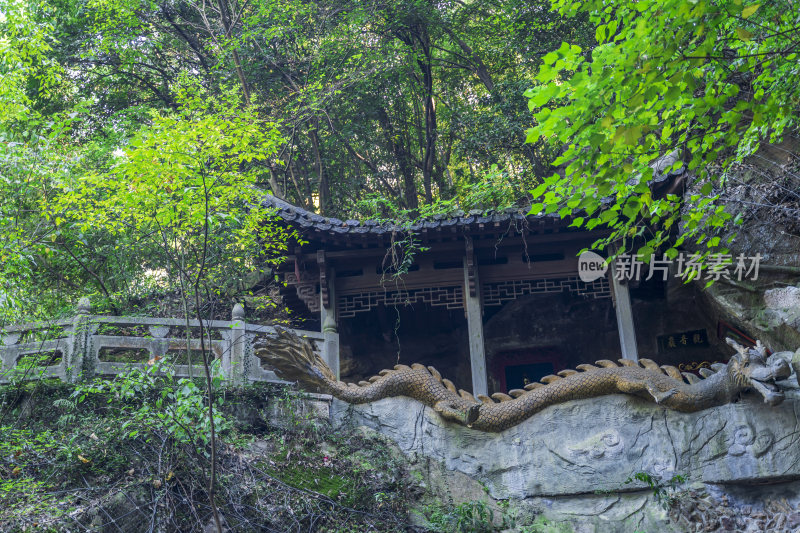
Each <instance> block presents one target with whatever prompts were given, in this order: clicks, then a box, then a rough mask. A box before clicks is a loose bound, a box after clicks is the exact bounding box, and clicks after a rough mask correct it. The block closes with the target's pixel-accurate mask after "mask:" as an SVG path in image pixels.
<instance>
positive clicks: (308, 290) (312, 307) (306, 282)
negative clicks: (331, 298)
mask: <svg viewBox="0 0 800 533" xmlns="http://www.w3.org/2000/svg"><path fill="white" fill-rule="evenodd" d="M286 283H288V284H289V285H294V288H295V290H296V291H297V297H298V298H300V300H302V301H303V303H304V304H306V307H307V308H308V310H309V311H311V312H312V313H319V294H318V293H317V280H316V279H315V277H312V276H311V275H309V274H308V273H306V272H303V273H302V274H300V278H299V279H298V277H297V270H295V272H288V273H287V274H286Z"/></svg>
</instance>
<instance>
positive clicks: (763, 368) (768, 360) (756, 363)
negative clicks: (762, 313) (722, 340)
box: [726, 339, 792, 405]
mask: <svg viewBox="0 0 800 533" xmlns="http://www.w3.org/2000/svg"><path fill="white" fill-rule="evenodd" d="M726 342H727V343H728V344H729V345H730V346H732V347H733V348H734V349H735V350H736V352H737V353H736V355H734V356H733V357H731V359H730V361H729V362H728V376H729V378H731V379H732V380H733V382H734V383H735V384H736V385H737V386H738V388H740V389H743V388H752V389H755V390H756V391H758V393H759V394H761V395H762V396H763V397H764V403H767V404H769V405H778V404H779V403H781V402H782V401H783V399H784V394H783V392H781V390H780V389H779V388H778V386H777V385H775V382H776V381H780V380H782V379H786V378H788V377H789V376H790V375H791V374H792V370H791V368H790V367H789V364H788V363H787V362H786V359H784V358H783V357H781V356H780V354H773V355H772V356H768V355H767V349H766V347H765V346H764V345H763V344H761V341H758V342H757V343H756V346H755V347H754V348H748V347H746V346H742V345H741V344H739V343H737V342H736V341H734V340H732V339H726Z"/></svg>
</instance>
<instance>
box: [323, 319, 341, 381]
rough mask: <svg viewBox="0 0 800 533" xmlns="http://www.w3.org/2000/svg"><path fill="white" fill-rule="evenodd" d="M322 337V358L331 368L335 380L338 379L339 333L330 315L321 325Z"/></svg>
mask: <svg viewBox="0 0 800 533" xmlns="http://www.w3.org/2000/svg"><path fill="white" fill-rule="evenodd" d="M322 337H323V341H322V342H323V345H322V358H323V359H325V362H326V363H328V366H329V367H331V370H333V375H334V376H336V379H339V333H338V332H337V331H336V322H335V321H334V319H333V317H332V316H331V315H328V316H327V317H326V318H325V323H324V324H323V325H322Z"/></svg>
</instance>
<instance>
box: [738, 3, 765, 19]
mask: <svg viewBox="0 0 800 533" xmlns="http://www.w3.org/2000/svg"><path fill="white" fill-rule="evenodd" d="M759 7H761V4H753V5H750V6H747V7H746V8H744V9H742V18H749V17H751V16H752V15H753V13H755V12H756V11H758V8H759Z"/></svg>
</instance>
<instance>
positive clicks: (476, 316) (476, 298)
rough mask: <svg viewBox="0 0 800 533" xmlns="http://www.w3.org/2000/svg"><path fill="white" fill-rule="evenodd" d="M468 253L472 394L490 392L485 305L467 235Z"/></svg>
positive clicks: (466, 287) (466, 282)
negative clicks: (485, 346) (484, 327)
mask: <svg viewBox="0 0 800 533" xmlns="http://www.w3.org/2000/svg"><path fill="white" fill-rule="evenodd" d="M464 238H465V240H466V254H465V256H464V304H465V306H464V307H465V308H466V311H467V332H468V334H469V360H470V368H471V370H472V394H473V395H475V396H477V395H478V394H487V395H488V392H489V388H488V381H487V378H486V353H485V348H484V346H483V306H482V304H481V290H480V280H479V278H478V265H477V262H476V261H475V251H474V250H473V248H472V239H471V238H470V237H469V236H468V235H466V236H465V237H464Z"/></svg>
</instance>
